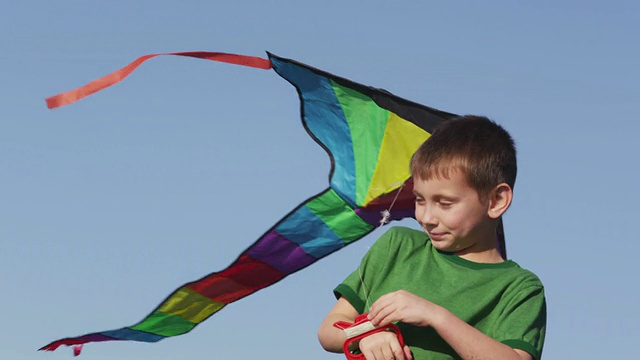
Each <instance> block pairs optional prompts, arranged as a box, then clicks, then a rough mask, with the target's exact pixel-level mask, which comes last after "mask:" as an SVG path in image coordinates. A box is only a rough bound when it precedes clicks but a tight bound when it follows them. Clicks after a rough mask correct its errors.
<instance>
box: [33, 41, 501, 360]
mask: <svg viewBox="0 0 640 360" xmlns="http://www.w3.org/2000/svg"><path fill="white" fill-rule="evenodd" d="M159 55H172V56H187V57H193V58H199V59H205V60H214V61H222V62H227V63H231V64H237V65H243V66H248V67H253V68H259V69H265V70H267V69H271V68H272V69H274V70H275V72H276V73H277V74H278V75H280V76H281V77H282V78H284V79H285V80H287V81H288V82H289V83H291V84H292V85H293V86H294V87H295V88H296V90H297V92H298V96H299V98H300V109H301V119H302V124H303V126H304V128H305V129H306V130H307V132H308V133H309V135H310V136H311V137H312V138H313V139H314V140H315V141H316V142H317V143H318V144H319V145H320V146H322V147H323V148H324V149H325V151H326V152H327V153H328V155H329V157H330V158H331V172H330V175H329V187H328V188H327V189H325V190H324V191H322V192H320V193H319V194H317V195H314V196H312V197H310V198H309V199H307V200H306V201H304V202H302V203H301V204H300V205H299V206H297V207H296V208H294V209H293V210H292V211H291V212H290V213H289V214H287V215H286V216H284V217H283V218H282V219H281V220H280V221H278V222H277V223H276V224H275V225H274V226H273V227H272V228H270V229H269V230H267V231H266V232H265V233H264V235H262V236H261V237H260V238H258V240H256V241H255V242H254V243H253V244H252V245H250V246H249V247H248V248H247V249H246V250H245V251H244V252H242V253H241V254H240V255H239V256H238V258H237V259H236V260H235V261H234V262H233V263H231V265H229V266H228V267H227V268H225V269H223V270H221V271H217V272H213V273H211V274H208V275H206V276H204V277H202V278H201V279H199V280H196V281H193V282H190V283H187V284H184V285H182V286H180V287H179V288H178V289H177V290H175V291H174V292H173V293H171V294H170V295H169V296H168V297H167V298H166V299H165V300H164V301H162V302H161V303H160V305H159V306H158V307H157V308H156V309H154V310H153V311H152V312H151V313H150V314H149V315H148V316H147V317H145V318H144V319H143V320H142V321H140V322H138V323H137V324H135V325H132V326H128V327H123V328H120V329H115V330H109V331H101V332H95V333H90V334H87V335H82V336H78V337H70V338H64V339H60V340H57V341H54V342H52V343H50V344H48V345H46V346H44V347H42V348H41V349H40V350H47V351H53V350H55V349H56V348H58V347H59V346H61V345H67V346H76V348H75V349H76V350H77V351H76V353H77V352H79V349H80V347H81V346H82V344H85V343H89V342H102V341H113V340H133V341H141V342H157V341H160V340H163V339H165V338H167V337H171V336H177V335H181V334H185V333H187V332H189V331H191V330H192V329H193V328H194V327H196V326H197V325H198V324H200V323H201V322H203V321H205V320H206V319H208V318H209V317H210V316H212V315H213V314H215V313H216V312H218V311H220V310H221V309H222V308H224V307H225V306H226V305H228V304H230V303H232V302H235V301H237V300H239V299H241V298H243V297H245V296H248V295H251V294H253V293H255V292H256V291H258V290H260V289H263V288H265V287H267V286H271V285H273V284H274V283H276V282H278V281H280V280H282V279H283V278H285V277H286V276H288V275H290V274H293V273H295V272H297V271H299V270H301V269H303V268H305V267H307V266H309V265H311V264H313V263H314V262H316V261H318V260H319V259H322V258H323V257H325V256H327V255H329V254H331V253H333V252H335V251H337V250H339V249H341V248H343V247H345V246H347V245H349V244H351V243H353V242H354V241H356V240H358V239H360V238H362V237H364V236H365V235H367V234H368V233H370V232H371V231H373V230H374V229H375V228H377V227H378V226H380V225H381V224H385V223H387V222H389V221H390V220H399V219H403V218H407V217H412V216H413V211H414V196H413V195H412V189H413V185H412V182H411V175H410V173H409V160H410V158H411V156H412V154H413V152H414V151H415V150H416V149H417V148H418V147H419V146H420V144H422V143H423V142H424V141H425V140H426V139H427V138H428V137H429V136H430V134H431V133H432V131H433V129H434V128H435V127H436V126H437V125H438V124H440V123H441V122H443V121H446V120H448V119H451V118H454V117H456V116H457V115H455V114H452V113H448V112H445V111H440V110H436V109H433V108H430V107H427V106H424V105H421V104H417V103H414V102H411V101H409V100H405V99H402V98H400V97H397V96H395V95H393V94H391V93H389V92H387V91H385V90H382V89H377V88H373V87H369V86H365V85H362V84H359V83H356V82H353V81H351V80H347V79H345V78H342V77H338V76H335V75H332V74H330V73H327V72H324V71H321V70H319V69H316V68H313V67H310V66H307V65H305V64H302V63H299V62H297V61H294V60H291V59H285V58H281V57H278V56H276V55H273V54H271V53H267V55H268V59H264V58H259V57H251V56H243V55H235V54H226V53H212V52H181V53H168V54H152V55H146V56H143V57H140V58H138V59H137V60H135V61H134V62H132V63H131V64H129V65H127V66H125V67H124V68H122V69H120V70H118V71H116V72H114V73H112V74H110V75H107V76H105V77H103V78H100V79H98V80H94V81H92V82H90V83H88V84H86V85H85V86H83V87H80V88H78V89H75V90H71V91H69V92H66V93H62V94H59V95H56V96H53V97H51V98H48V99H47V105H48V107H49V108H56V107H60V106H64V105H67V104H70V103H72V102H74V101H77V100H79V99H81V98H83V97H85V96H88V95H91V94H93V93H95V92H97V91H100V90H102V89H104V88H106V87H108V86H111V85H113V84H115V83H117V82H119V81H121V80H122V79H124V78H125V77H126V76H128V75H129V74H130V73H131V72H132V71H134V70H135V69H136V68H137V67H138V66H139V65H140V64H142V63H143V62H144V61H146V60H149V59H151V58H153V57H156V56H159ZM502 249H504V246H502Z"/></svg>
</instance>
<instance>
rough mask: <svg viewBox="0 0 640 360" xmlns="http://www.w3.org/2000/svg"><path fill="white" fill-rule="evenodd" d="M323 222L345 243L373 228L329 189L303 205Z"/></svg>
mask: <svg viewBox="0 0 640 360" xmlns="http://www.w3.org/2000/svg"><path fill="white" fill-rule="evenodd" d="M305 206H306V207H307V208H308V209H309V210H310V211H311V212H313V213H314V215H315V216H317V217H318V218H319V219H320V220H322V222H324V223H325V224H326V225H327V226H328V227H329V228H330V229H331V230H332V231H333V232H334V233H335V234H336V235H337V236H338V237H339V238H341V239H342V240H343V241H344V242H345V244H348V243H350V242H352V241H355V240H357V239H359V238H361V237H362V235H363V234H366V233H368V232H369V231H371V230H373V226H371V225H370V224H368V223H367V222H366V221H364V220H363V219H362V218H361V217H360V216H359V215H358V214H356V212H355V211H354V210H353V208H351V206H349V204H347V203H346V202H345V201H344V200H342V199H341V198H340V197H339V196H338V194H337V193H336V192H335V191H333V190H329V191H327V192H326V193H324V194H322V196H319V197H317V198H315V199H313V200H312V201H309V202H308V203H307V204H306V205H305Z"/></svg>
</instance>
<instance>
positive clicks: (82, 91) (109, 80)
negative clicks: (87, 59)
mask: <svg viewBox="0 0 640 360" xmlns="http://www.w3.org/2000/svg"><path fill="white" fill-rule="evenodd" d="M166 55H171V56H186V57H192V58H197V59H203V60H211V61H220V62H226V63H229V64H235V65H243V66H248V67H253V68H258V69H264V70H269V69H271V61H269V60H268V59H264V58H261V57H255V56H246V55H237V54H227V53H221V52H207V51H190V52H174V53H165V54H149V55H144V56H141V57H139V58H137V59H136V60H134V61H133V62H132V63H130V64H129V65H127V66H125V67H123V68H122V69H119V70H117V71H114V72H112V73H111V74H109V75H106V76H103V77H101V78H99V79H96V80H93V81H91V82H90V83H87V84H85V85H83V86H81V87H79V88H77V89H73V90H70V91H67V92H64V93H61V94H58V95H54V96H51V97H49V98H47V99H46V102H47V107H48V108H49V109H55V108H58V107H61V106H65V105H69V104H71V103H73V102H76V101H78V100H80V99H82V98H85V97H87V96H89V95H91V94H94V93H96V92H98V91H100V90H102V89H105V88H107V87H109V86H111V85H115V84H117V83H119V82H120V81H122V80H124V78H126V77H127V76H129V75H130V74H131V73H132V72H133V71H134V70H135V69H137V68H138V66H140V65H142V63H143V62H145V61H147V60H149V59H152V58H154V57H157V56H166Z"/></svg>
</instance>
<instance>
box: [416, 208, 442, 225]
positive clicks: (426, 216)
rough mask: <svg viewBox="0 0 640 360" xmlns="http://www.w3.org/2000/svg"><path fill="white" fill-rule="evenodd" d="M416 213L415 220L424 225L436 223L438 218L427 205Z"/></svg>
mask: <svg viewBox="0 0 640 360" xmlns="http://www.w3.org/2000/svg"><path fill="white" fill-rule="evenodd" d="M416 215H418V217H417V220H418V221H419V222H420V223H422V224H424V225H431V226H435V225H438V220H437V219H436V217H435V216H434V214H433V211H431V209H429V207H427V206H425V207H424V208H422V209H420V213H419V214H416Z"/></svg>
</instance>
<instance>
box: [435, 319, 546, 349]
mask: <svg viewBox="0 0 640 360" xmlns="http://www.w3.org/2000/svg"><path fill="white" fill-rule="evenodd" d="M441 309H442V310H441V311H442V314H441V315H440V316H439V317H438V318H439V319H438V320H435V321H434V322H433V324H432V327H433V328H434V329H435V330H436V331H437V332H438V334H439V335H440V337H442V339H444V341H446V342H447V343H448V344H449V345H450V346H451V347H452V348H453V349H454V350H455V351H456V352H457V353H458V355H460V357H461V358H463V359H514V360H533V357H532V356H531V354H529V353H528V352H526V351H523V350H520V349H513V348H511V347H510V346H508V345H505V344H503V343H501V342H499V341H497V340H494V339H492V338H490V337H488V336H487V335H485V334H483V333H482V332H480V331H479V330H478V329H476V328H474V327H473V326H471V325H469V324H467V323H466V322H464V321H462V320H461V319H460V318H458V317H457V316H455V315H454V314H452V313H451V312H449V311H448V310H446V309H444V308H441Z"/></svg>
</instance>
